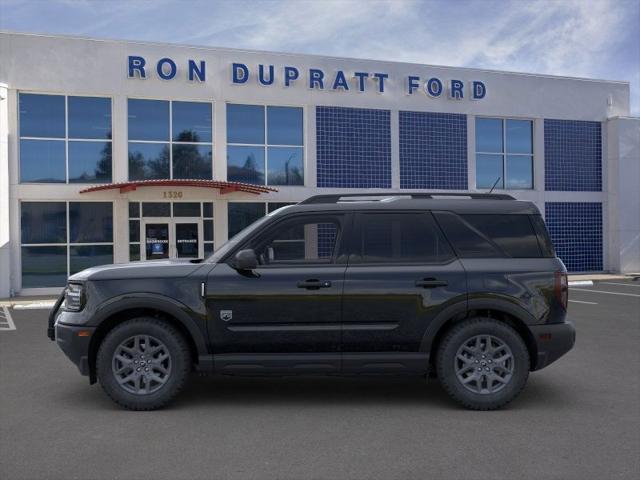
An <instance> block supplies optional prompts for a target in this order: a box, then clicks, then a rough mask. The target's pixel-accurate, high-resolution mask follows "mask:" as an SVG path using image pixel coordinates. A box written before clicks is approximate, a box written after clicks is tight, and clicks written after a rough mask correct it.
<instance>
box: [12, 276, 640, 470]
mask: <svg viewBox="0 0 640 480" xmlns="http://www.w3.org/2000/svg"><path fill="white" fill-rule="evenodd" d="M569 298H570V300H571V303H570V304H569V317H570V318H571V319H572V320H573V321H574V322H575V324H576V327H577V343H576V346H575V348H574V349H573V350H572V351H571V352H570V353H569V354H567V355H566V356H565V357H563V358H561V359H560V360H559V361H557V362H556V363H554V364H552V365H551V366H549V367H548V368H546V369H544V370H541V371H539V372H535V373H533V374H532V375H531V376H530V377H529V383H528V385H527V387H526V388H525V390H524V392H523V393H522V394H521V396H520V397H519V398H518V399H517V400H516V401H514V402H513V403H512V404H511V405H510V406H509V407H508V408H506V409H504V410H500V411H495V412H472V411H466V410H464V409H462V408H460V407H458V406H457V405H456V404H454V403H453V402H452V401H450V400H449V399H448V397H447V396H446V395H445V393H444V392H443V390H442V389H441V388H440V386H439V385H438V383H437V381H434V380H431V381H429V382H426V381H424V380H423V379H420V378H308V377H307V378H270V379H264V378H262V379H261V378H232V377H198V376H194V377H193V378H192V379H191V381H190V383H189V386H188V387H187V389H186V390H185V391H183V392H182V394H181V395H180V397H179V398H178V399H177V401H176V402H175V403H174V404H173V405H172V406H171V407H170V408H168V409H165V410H162V411H156V412H129V411H125V410H121V409H119V408H118V407H117V406H116V405H115V404H113V403H112V402H111V401H110V400H109V399H108V398H107V396H106V395H105V394H104V393H103V392H102V390H101V388H100V386H99V385H94V386H89V384H88V381H87V379H86V378H85V377H81V376H80V375H79V373H78V372H77V370H76V368H75V366H73V365H72V364H71V363H70V362H69V361H68V360H67V359H66V357H65V356H64V355H63V353H62V352H61V351H60V350H59V349H58V347H57V346H56V345H55V343H53V342H50V341H49V340H48V339H47V338H46V317H47V313H48V312H47V311H46V310H37V309H35V310H16V309H7V311H8V312H9V314H10V316H11V322H12V324H13V325H15V329H9V328H3V327H2V325H0V478H2V479H3V480H10V479H41V478H42V479H45V478H46V479H64V480H69V479H82V480H88V479H127V480H130V479H154V480H160V479H172V480H176V479H201V478H202V479H260V480H267V479H328V480H329V479H330V480H339V479H347V478H349V479H378V478H379V479H385V480H391V479H402V480H409V479H464V478H470V479H474V480H480V479H514V478H517V479H518V480H522V479H528V478H535V479H547V478H553V479H580V480H585V479H592V478H593V479H605V478H606V479H618V478H619V479H627V478H628V479H636V478H640V456H639V453H640V368H639V366H640V348H639V345H640V282H631V281H625V280H616V281H610V282H596V283H595V284H594V285H592V286H585V287H576V288H571V290H570V296H569ZM3 313H4V312H3ZM5 320H6V319H3V324H6V325H8V322H6V321H5Z"/></svg>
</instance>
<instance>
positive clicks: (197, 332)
mask: <svg viewBox="0 0 640 480" xmlns="http://www.w3.org/2000/svg"><path fill="white" fill-rule="evenodd" d="M186 308H187V307H185V306H184V305H181V304H179V303H177V302H175V301H174V300H170V299H166V298H163V297H162V296H159V295H153V296H145V297H139V298H135V297H134V298H131V297H128V298H126V299H115V300H113V301H110V302H109V305H108V306H106V307H105V308H103V309H101V310H100V311H99V313H97V314H96V316H95V318H96V320H95V321H96V323H97V327H96V329H95V331H94V333H93V335H92V336H91V341H90V343H89V352H88V360H89V382H90V383H92V384H93V383H95V382H96V380H97V378H96V357H97V355H98V349H99V348H100V344H101V343H102V340H103V339H104V337H105V336H106V335H107V334H108V333H109V332H110V331H111V330H113V328H115V327H116V326H117V325H120V324H121V323H123V322H126V321H127V320H130V319H132V318H136V317H152V318H157V319H160V320H163V321H165V322H167V323H169V324H170V325H172V326H173V327H175V328H176V329H177V330H178V331H179V332H180V333H182V334H183V335H184V337H185V339H186V341H187V344H188V345H189V349H190V351H191V358H192V359H193V362H194V363H198V357H200V356H203V355H206V354H207V353H208V352H207V343H206V340H205V333H204V332H203V331H202V329H201V328H200V327H199V326H198V325H197V324H196V321H195V320H194V319H193V318H192V317H191V316H189V315H188V314H187V313H186V311H185V310H186Z"/></svg>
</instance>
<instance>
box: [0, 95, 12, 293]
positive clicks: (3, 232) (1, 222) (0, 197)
mask: <svg viewBox="0 0 640 480" xmlns="http://www.w3.org/2000/svg"><path fill="white" fill-rule="evenodd" d="M7 96H8V92H7V86H6V85H5V84H2V83H0V298H3V297H8V296H9V293H10V291H11V261H10V258H11V243H10V241H9V151H8V139H9V131H8V127H9V111H8V108H7V106H8V103H9V102H8V98H7Z"/></svg>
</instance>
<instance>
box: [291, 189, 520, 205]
mask: <svg viewBox="0 0 640 480" xmlns="http://www.w3.org/2000/svg"><path fill="white" fill-rule="evenodd" d="M372 197H379V198H372ZM407 197H409V198H411V199H412V200H418V199H450V198H460V199H465V198H470V199H473V200H515V198H513V197H512V196H511V195H507V194H505V193H449V192H434V193H424V192H373V193H368V192H367V193H332V194H327V195H314V196H313V197H309V198H307V199H306V200H303V201H302V202H300V205H309V204H318V203H340V201H345V202H375V201H378V202H380V201H391V200H394V199H398V200H399V199H402V198H407ZM343 199H344V200H343Z"/></svg>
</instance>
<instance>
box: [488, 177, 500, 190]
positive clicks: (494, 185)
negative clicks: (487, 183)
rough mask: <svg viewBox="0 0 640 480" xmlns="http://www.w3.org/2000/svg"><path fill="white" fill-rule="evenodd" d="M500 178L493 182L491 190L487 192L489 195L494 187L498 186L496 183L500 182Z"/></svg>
mask: <svg viewBox="0 0 640 480" xmlns="http://www.w3.org/2000/svg"><path fill="white" fill-rule="evenodd" d="M500 178H501V177H498V178H496V181H495V182H493V187H491V190H489V193H491V192H493V189H494V188H496V185H497V184H498V182H499V181H500Z"/></svg>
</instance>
